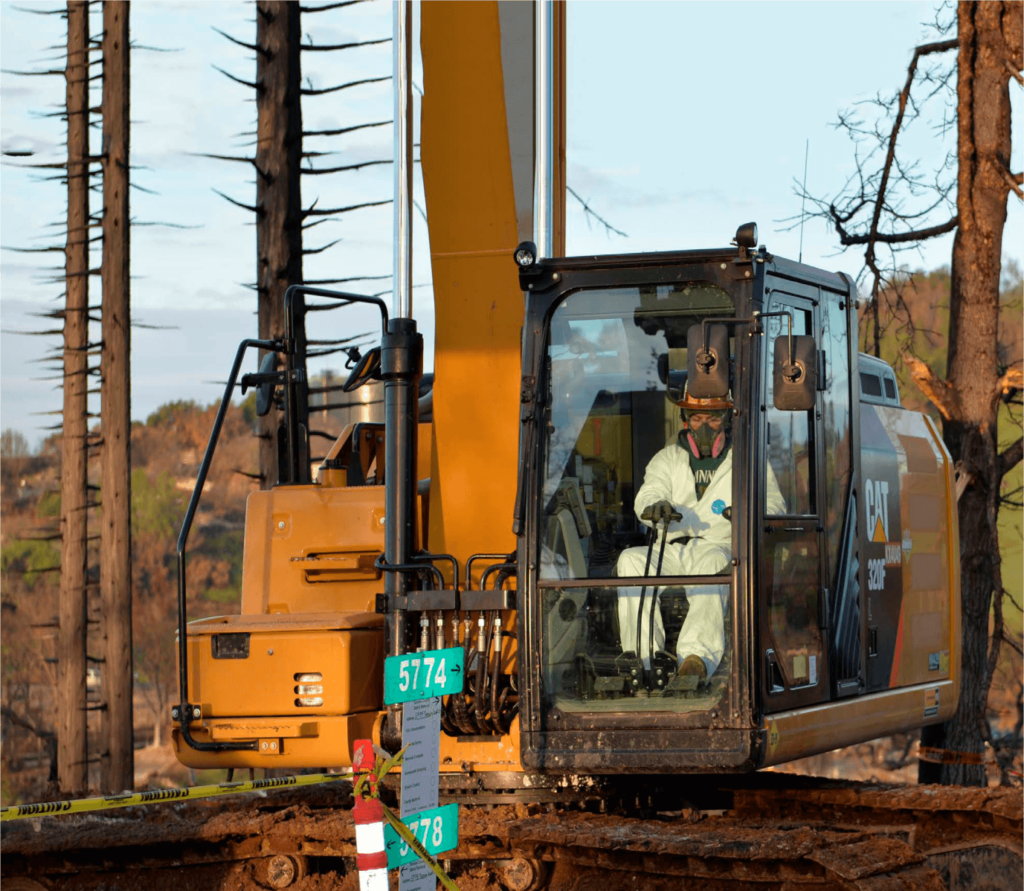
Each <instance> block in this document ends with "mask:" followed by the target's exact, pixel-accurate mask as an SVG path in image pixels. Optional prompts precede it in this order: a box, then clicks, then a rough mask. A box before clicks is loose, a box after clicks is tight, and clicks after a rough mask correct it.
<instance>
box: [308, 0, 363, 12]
mask: <svg viewBox="0 0 1024 891" xmlns="http://www.w3.org/2000/svg"><path fill="white" fill-rule="evenodd" d="M365 2H367V0H344V2H343V3H328V4H327V5H326V6H300V7H299V9H300V10H301V11H302V12H303V13H306V12H327V11H328V10H329V9H342V8H343V7H345V6H355V4H357V3H365Z"/></svg>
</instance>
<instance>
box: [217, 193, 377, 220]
mask: <svg viewBox="0 0 1024 891" xmlns="http://www.w3.org/2000/svg"><path fill="white" fill-rule="evenodd" d="M214 191H215V192H216V191H217V190H216V189H214ZM217 194H218V195H219V194H220V193H219V192H218V193H217ZM224 197H225V198H227V196H226V195H225V196H224ZM228 200H229V201H230V200H231V199H230V198H228ZM233 203H235V204H237V203H238V202H233ZM391 203H392V201H391V199H390V198H388V199H387V200H386V201H367V202H365V203H364V204H350V205H349V206H348V207H332V208H330V209H328V210H319V209H317V208H312V207H311V208H309V210H304V211H303V212H302V218H303V219H305V218H306V217H324V216H329V215H332V214H340V213H348V212H349V211H350V210H362V209H363V208H364V207H380V206H381V205H382V204H391ZM242 206H244V205H242Z"/></svg>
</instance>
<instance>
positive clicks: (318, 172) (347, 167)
mask: <svg viewBox="0 0 1024 891" xmlns="http://www.w3.org/2000/svg"><path fill="white" fill-rule="evenodd" d="M393 163H394V161H392V160H391V159H390V158H387V159H386V160H383V161H360V162H359V163H358V164H345V165H343V166H341V167H319V168H313V167H305V168H303V170H302V172H303V173H304V174H309V175H311V176H321V175H323V174H325V173H342V172H344V171H346V170H360V169H362V168H363V167H376V166H378V165H380V164H393Z"/></svg>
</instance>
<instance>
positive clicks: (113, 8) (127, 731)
mask: <svg viewBox="0 0 1024 891" xmlns="http://www.w3.org/2000/svg"><path fill="white" fill-rule="evenodd" d="M129 9H130V5H129V4H128V3H126V2H111V0H105V2H104V4H103V100H102V115H103V261H102V269H101V273H102V279H103V310H102V334H103V350H102V356H101V369H102V385H101V395H100V399H101V416H100V423H101V427H102V430H103V445H102V450H101V460H100V463H101V485H102V507H101V516H102V522H101V534H100V595H101V601H102V604H103V622H104V632H105V639H106V652H105V654H104V665H103V686H104V690H105V692H106V728H107V738H106V752H105V753H104V756H103V757H102V760H101V763H102V766H103V771H102V774H103V775H102V781H101V782H102V785H103V789H104V791H107V792H120V791H122V790H124V789H131V788H132V787H133V786H134V782H135V780H134V750H133V714H132V563H131V378H130V371H131V311H130V279H129V212H128V187H129V172H128V159H129V116H128V109H129V58H130V56H129V52H130V47H129V41H128V14H129Z"/></svg>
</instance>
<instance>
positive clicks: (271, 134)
mask: <svg viewBox="0 0 1024 891" xmlns="http://www.w3.org/2000/svg"><path fill="white" fill-rule="evenodd" d="M299 11H300V8H299V4H298V3H290V2H279V0H278V2H270V0H259V2H258V3H257V4H256V109H257V124H256V136H257V143H256V159H255V160H256V208H257V210H256V254H257V279H256V281H257V289H258V294H259V336H260V337H261V338H264V339H280V338H283V336H284V294H285V291H286V290H287V289H288V286H289V285H293V284H299V283H301V282H302V201H301V191H300V174H301V161H302V105H301V89H302V75H301V67H300V64H299V45H300V38H301V32H300V29H299ZM278 418H279V415H278V413H277V412H271V413H270V414H269V415H267V416H266V417H264V418H261V419H260V449H259V459H260V475H261V477H262V485H263V487H264V488H270V487H271V486H273V485H274V484H275V483H276V482H277V481H278V478H279V474H278V467H279V461H278V439H277V426H278V422H279V421H278Z"/></svg>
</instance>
